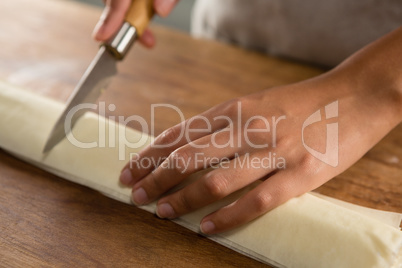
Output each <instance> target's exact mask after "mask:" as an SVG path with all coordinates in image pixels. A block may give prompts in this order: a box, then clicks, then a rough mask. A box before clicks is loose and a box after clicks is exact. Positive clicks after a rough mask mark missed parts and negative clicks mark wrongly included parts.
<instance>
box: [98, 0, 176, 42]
mask: <svg viewBox="0 0 402 268" xmlns="http://www.w3.org/2000/svg"><path fill="white" fill-rule="evenodd" d="M105 2H106V3H105V4H106V7H105V9H104V11H103V13H102V15H101V17H100V19H99V22H98V23H97V25H96V26H95V29H94V32H93V36H94V38H95V39H96V40H97V41H106V40H108V39H109V38H111V37H112V36H113V34H115V33H116V31H117V30H118V29H119V27H120V26H121V24H122V23H123V20H124V15H125V14H126V12H127V10H128V8H129V7H130V4H131V0H106V1H105ZM177 2H178V0H155V1H154V9H155V12H156V14H158V15H159V16H161V17H166V16H167V15H169V13H170V12H171V11H172V9H173V7H174V6H175V5H176V3H177ZM139 40H140V42H141V43H142V44H143V45H144V46H146V47H149V48H151V47H153V46H154V45H155V37H154V36H153V34H152V32H151V31H150V30H149V29H147V30H145V32H144V33H143V34H142V36H141V37H140V39H139Z"/></svg>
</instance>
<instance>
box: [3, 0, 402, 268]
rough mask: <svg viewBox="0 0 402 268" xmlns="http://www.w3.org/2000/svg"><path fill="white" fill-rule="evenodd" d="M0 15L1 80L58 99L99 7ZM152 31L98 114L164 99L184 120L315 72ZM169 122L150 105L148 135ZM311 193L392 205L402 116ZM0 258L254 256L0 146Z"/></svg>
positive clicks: (86, 58) (399, 183)
mask: <svg viewBox="0 0 402 268" xmlns="http://www.w3.org/2000/svg"><path fill="white" fill-rule="evenodd" d="M0 12H1V16H0V44H1V49H0V80H4V81H7V82H10V83H12V84H15V85H19V86H21V87H24V88H26V89H28V90H32V91H35V92H36V93H37V94H42V95H46V96H50V97H52V98H55V99H58V100H60V101H65V100H66V99H67V98H68V96H69V94H70V93H71V91H72V90H73V88H74V86H75V84H76V83H77V82H78V79H79V78H80V76H81V75H82V74H83V72H84V70H85V69H86V67H87V66H88V64H89V62H90V61H91V60H92V58H93V56H94V55H95V54H96V51H97V47H98V44H96V43H95V42H94V41H92V39H91V38H90V34H91V31H92V28H93V26H94V25H95V23H96V21H97V19H98V17H99V16H100V13H101V10H100V9H97V8H94V7H90V6H86V5H83V4H78V3H75V2H72V1H59V0H36V1H32V0H13V1H1V2H0ZM152 29H153V30H154V32H155V34H156V36H157V38H158V44H157V47H156V48H155V49H152V50H146V49H144V48H142V47H140V46H139V45H137V46H135V47H134V49H133V50H132V51H131V52H130V53H129V55H128V57H127V58H126V60H125V61H124V62H122V63H121V64H120V65H119V74H118V75H117V77H116V78H115V79H114V80H113V82H112V84H111V85H110V88H109V89H108V90H107V91H106V92H105V93H104V95H103V96H102V97H101V99H100V100H101V101H105V102H106V103H107V104H112V103H113V104H115V105H116V106H117V109H116V110H115V111H113V112H110V111H108V113H107V115H108V116H111V115H123V116H129V115H133V114H137V115H140V116H142V117H144V118H145V119H146V120H148V122H150V121H151V118H150V105H151V104H153V103H170V104H173V105H176V106H177V107H179V108H180V109H181V110H182V111H183V112H184V114H185V116H186V117H190V116H193V115H196V114H198V113H200V112H202V111H204V110H206V109H208V108H209V107H211V106H213V105H216V104H218V103H220V102H222V101H225V100H228V99H231V98H233V97H237V96H241V95H245V94H249V93H253V92H256V91H259V90H262V89H265V88H268V87H272V86H277V85H283V84H288V83H292V82H296V81H300V80H303V79H307V78H309V77H313V76H315V75H318V74H320V73H322V72H323V70H320V69H318V68H314V67H311V66H305V65H302V64H298V63H293V62H288V61H285V60H280V59H276V58H271V57H266V56H264V55H260V54H258V53H254V52H249V51H245V50H243V49H240V48H236V47H231V46H228V45H224V44H220V43H217V42H213V41H206V40H195V39H193V38H191V37H189V36H188V35H186V34H183V33H179V32H175V31H172V30H168V29H165V28H161V27H159V26H156V25H153V26H152ZM179 120H180V118H179V117H178V115H177V114H176V113H173V112H172V111H160V112H159V113H157V114H156V119H155V124H154V126H155V133H154V134H159V133H161V132H162V131H163V130H164V129H166V128H168V127H170V126H172V125H174V124H176V123H178V122H179ZM131 126H132V127H134V128H139V126H137V125H135V124H132V125H131ZM373 127H375V126H373ZM32 131H34V130H32ZM148 132H149V131H148ZM317 191H318V192H320V193H322V194H325V195H328V196H332V197H335V198H339V199H342V200H346V201H349V202H352V203H355V204H359V205H364V206H368V207H372V208H378V209H383V210H388V211H395V212H400V213H402V125H399V126H398V127H397V128H396V129H394V130H393V131H392V132H391V133H390V134H389V135H388V136H387V137H386V138H385V139H384V140H383V141H381V142H380V143H379V144H378V145H377V146H375V147H374V148H373V149H372V150H371V151H369V152H368V153H367V154H366V155H365V156H364V157H363V159H361V160H360V161H358V162H357V163H356V164H355V165H354V166H353V167H351V168H350V169H348V170H347V171H346V172H344V173H343V174H341V175H339V176H337V177H336V178H334V179H333V180H331V181H330V182H328V183H326V184H325V185H323V186H322V187H320V188H319V189H318V190H317ZM0 266H2V267H3V266H4V267H39V266H40V267H48V266H56V267H71V266H79V267H95V266H96V267H98V266H99V267H102V266H105V267H109V266H113V267H126V266H130V267H161V266H163V267H259V266H264V265H262V264H261V263H258V262H256V261H254V260H252V259H249V258H247V257H245V256H242V255H240V254H238V253H235V252H233V251H231V250H229V249H227V248H225V247H223V246H220V245H218V244H216V243H214V242H212V241H209V240H208V239H206V238H204V237H202V236H200V235H197V234H195V233H193V232H191V231H188V230H186V229H184V228H182V227H180V226H178V225H176V224H174V223H172V222H170V221H166V220H160V219H157V218H156V217H155V216H154V215H151V214H149V213H147V212H144V211H141V210H139V209H137V208H135V207H132V206H128V205H125V204H121V203H119V202H116V201H114V200H111V199H109V198H107V197H104V196H103V195H101V194H99V193H97V192H95V191H92V190H90V189H88V188H85V187H82V186H79V185H76V184H73V183H70V182H68V181H65V180H63V179H60V178H58V177H56V176H53V175H51V174H49V173H47V172H44V171H42V170H39V169H37V168H35V167H32V166H30V165H28V164H26V163H24V162H22V161H20V160H18V159H16V158H14V157H13V156H10V155H8V154H7V153H6V152H3V151H0Z"/></svg>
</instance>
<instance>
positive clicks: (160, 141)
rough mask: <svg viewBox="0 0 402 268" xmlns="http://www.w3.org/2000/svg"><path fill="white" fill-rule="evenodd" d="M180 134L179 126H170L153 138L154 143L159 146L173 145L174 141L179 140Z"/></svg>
mask: <svg viewBox="0 0 402 268" xmlns="http://www.w3.org/2000/svg"><path fill="white" fill-rule="evenodd" d="M180 134H181V128H180V127H172V128H169V129H167V130H165V131H164V132H162V134H160V135H159V136H158V137H157V139H156V140H155V144H156V145H160V146H167V147H169V146H174V145H175V143H178V142H179V140H178V139H179V137H180Z"/></svg>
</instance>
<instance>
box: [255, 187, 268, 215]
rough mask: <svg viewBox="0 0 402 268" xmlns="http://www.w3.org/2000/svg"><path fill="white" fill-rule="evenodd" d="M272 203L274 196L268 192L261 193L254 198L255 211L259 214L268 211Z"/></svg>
mask: <svg viewBox="0 0 402 268" xmlns="http://www.w3.org/2000/svg"><path fill="white" fill-rule="evenodd" d="M271 203H272V195H271V194H269V193H267V192H261V193H259V194H257V195H256V196H255V197H254V209H255V210H256V212H257V213H258V214H263V213H265V212H267V211H268V209H269V207H270V205H271Z"/></svg>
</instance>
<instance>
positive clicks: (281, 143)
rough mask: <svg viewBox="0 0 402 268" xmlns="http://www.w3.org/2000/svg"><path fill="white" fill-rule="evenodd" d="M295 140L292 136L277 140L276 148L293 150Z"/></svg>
mask: <svg viewBox="0 0 402 268" xmlns="http://www.w3.org/2000/svg"><path fill="white" fill-rule="evenodd" d="M293 143H294V139H293V138H292V137H291V136H290V135H285V136H281V137H277V138H276V147H277V148H281V149H285V150H289V148H293V147H294V146H293Z"/></svg>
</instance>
